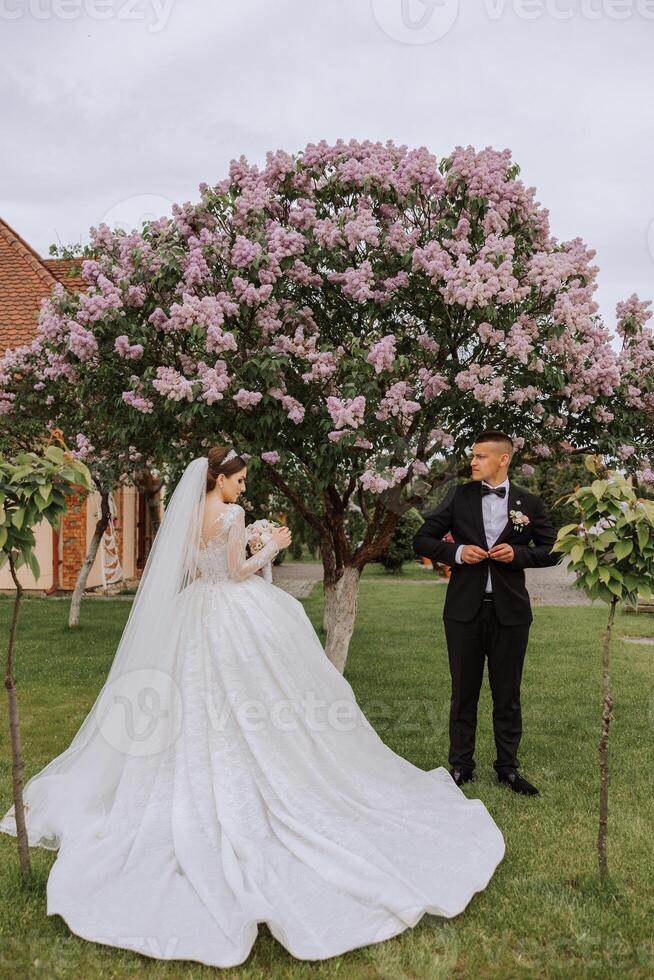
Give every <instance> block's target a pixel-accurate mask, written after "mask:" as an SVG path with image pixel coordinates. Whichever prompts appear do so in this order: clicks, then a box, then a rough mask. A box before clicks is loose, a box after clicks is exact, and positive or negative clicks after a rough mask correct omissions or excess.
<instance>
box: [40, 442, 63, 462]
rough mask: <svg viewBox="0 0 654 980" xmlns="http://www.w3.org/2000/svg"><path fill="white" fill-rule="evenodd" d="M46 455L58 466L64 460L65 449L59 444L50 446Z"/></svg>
mask: <svg viewBox="0 0 654 980" xmlns="http://www.w3.org/2000/svg"><path fill="white" fill-rule="evenodd" d="M44 455H45V456H47V458H48V459H50V460H52V462H53V463H56V464H57V466H61V465H62V463H63V461H64V451H63V449H61V448H60V447H59V446H48V448H47V449H46V451H45V454H44Z"/></svg>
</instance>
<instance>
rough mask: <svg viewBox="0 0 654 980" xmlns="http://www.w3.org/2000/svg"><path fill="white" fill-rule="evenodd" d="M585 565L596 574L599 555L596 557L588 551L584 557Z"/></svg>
mask: <svg viewBox="0 0 654 980" xmlns="http://www.w3.org/2000/svg"><path fill="white" fill-rule="evenodd" d="M584 563H585V565H586V568H588V569H590V571H591V572H594V571H595V569H596V568H597V555H594V554H593V553H592V551H587V552H586V554H585V555H584Z"/></svg>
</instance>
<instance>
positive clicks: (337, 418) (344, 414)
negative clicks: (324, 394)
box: [327, 395, 366, 429]
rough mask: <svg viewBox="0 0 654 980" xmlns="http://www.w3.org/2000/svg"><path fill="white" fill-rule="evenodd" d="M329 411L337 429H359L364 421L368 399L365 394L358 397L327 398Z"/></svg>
mask: <svg viewBox="0 0 654 980" xmlns="http://www.w3.org/2000/svg"><path fill="white" fill-rule="evenodd" d="M327 411H328V412H329V414H330V416H331V419H332V422H333V423H334V425H335V426H336V428H337V429H343V428H346V427H347V428H351V429H357V428H358V427H359V426H360V425H361V424H362V423H363V421H364V416H365V411H366V399H365V397H364V396H363V395H357V397H356V398H335V397H333V396H330V397H329V398H327Z"/></svg>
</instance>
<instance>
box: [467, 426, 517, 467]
mask: <svg viewBox="0 0 654 980" xmlns="http://www.w3.org/2000/svg"><path fill="white" fill-rule="evenodd" d="M475 442H499V443H500V444H501V445H502V451H503V452H506V453H508V454H509V462H511V460H512V459H513V440H512V439H511V436H507V434H506V432H501V431H500V430H499V429H485V430H484V431H483V432H481V433H480V434H479V435H478V436H477V438H476V439H475Z"/></svg>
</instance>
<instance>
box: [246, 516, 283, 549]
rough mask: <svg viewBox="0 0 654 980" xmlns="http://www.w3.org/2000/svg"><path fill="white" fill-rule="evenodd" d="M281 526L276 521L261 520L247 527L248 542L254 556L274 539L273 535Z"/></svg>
mask: <svg viewBox="0 0 654 980" xmlns="http://www.w3.org/2000/svg"><path fill="white" fill-rule="evenodd" d="M280 526H281V525H279V524H277V523H276V522H275V521H268V520H260V521H253V522H252V524H248V526H247V542H248V546H249V548H250V551H251V552H252V554H254V553H255V551H260V550H261V549H262V548H263V546H264V545H266V544H268V542H269V541H270V540H271V539H272V533H273V531H274V530H275V528H276V527H280Z"/></svg>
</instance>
